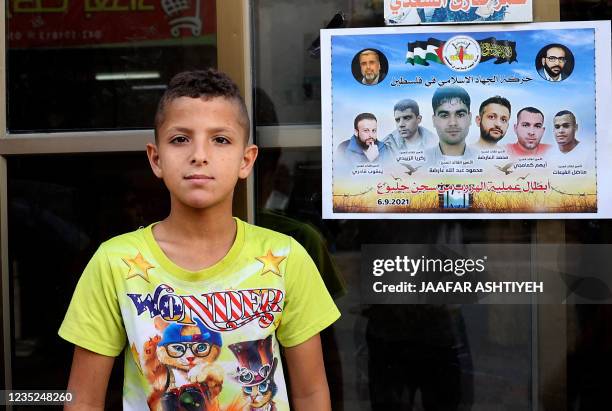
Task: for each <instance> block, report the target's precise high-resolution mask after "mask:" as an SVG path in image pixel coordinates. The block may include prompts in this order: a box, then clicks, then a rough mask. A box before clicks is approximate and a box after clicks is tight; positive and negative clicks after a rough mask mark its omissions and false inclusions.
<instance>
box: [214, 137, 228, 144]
mask: <svg viewBox="0 0 612 411" xmlns="http://www.w3.org/2000/svg"><path fill="white" fill-rule="evenodd" d="M215 143H219V144H229V143H230V141H229V140H228V139H227V138H226V137H223V136H217V137H215Z"/></svg>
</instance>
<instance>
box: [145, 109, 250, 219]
mask: <svg viewBox="0 0 612 411" xmlns="http://www.w3.org/2000/svg"><path fill="white" fill-rule="evenodd" d="M240 115H241V112H240V109H239V108H238V105H237V103H235V102H234V101H232V100H229V99H226V98H224V97H214V98H212V99H209V100H203V99H201V98H191V97H179V98H177V99H175V100H172V101H171V102H169V103H168V104H167V106H166V108H165V112H164V120H163V122H162V123H161V124H160V125H159V126H158V129H157V143H156V144H155V145H154V144H148V145H147V155H148V157H149V162H150V164H151V168H152V169H153V173H154V174H155V175H156V176H157V177H159V178H161V179H163V180H164V183H165V184H166V187H167V188H168V191H170V198H171V200H172V207H173V209H174V208H175V207H179V206H185V207H189V208H195V209H209V208H212V207H215V206H222V207H223V206H224V207H229V210H230V211H231V205H232V196H233V191H234V186H235V185H236V182H237V180H238V179H239V178H246V177H247V176H248V175H249V173H250V172H251V168H252V167H253V163H254V161H255V158H256V157H257V147H256V146H254V145H247V142H246V140H247V137H245V130H244V128H243V126H242V125H241V123H240V121H239V119H240V117H239V116H240Z"/></svg>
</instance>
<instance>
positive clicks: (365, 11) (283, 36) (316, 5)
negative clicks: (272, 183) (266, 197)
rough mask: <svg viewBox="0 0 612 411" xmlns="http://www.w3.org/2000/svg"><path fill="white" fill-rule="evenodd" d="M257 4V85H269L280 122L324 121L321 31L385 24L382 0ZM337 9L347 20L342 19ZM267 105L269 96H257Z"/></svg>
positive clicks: (264, 121)
mask: <svg viewBox="0 0 612 411" xmlns="http://www.w3.org/2000/svg"><path fill="white" fill-rule="evenodd" d="M253 3H254V4H253V10H254V15H253V19H254V21H253V25H254V41H255V44H254V48H255V49H254V63H255V84H256V86H257V87H259V88H261V89H263V90H265V93H267V96H268V97H269V100H270V101H272V102H273V104H274V105H275V106H276V109H277V118H278V124H283V125H286V124H318V123H320V121H321V66H320V57H319V53H317V52H316V44H317V40H318V38H319V30H320V29H322V28H325V27H327V26H328V25H331V26H334V27H368V26H377V25H382V24H383V22H384V19H383V9H382V0H381V1H348V0H333V1H325V2H321V1H315V0H307V1H296V0H290V1H283V2H278V1H272V0H256V1H254V2H253ZM339 14H341V15H343V16H344V20H345V21H341V19H340V18H339V17H338V16H339ZM279 16H282V17H279ZM305 16H308V18H304V17H305ZM313 45H314V47H313ZM313 51H315V52H313ZM264 104H265V101H257V99H256V101H255V107H256V110H257V109H258V108H259V107H260V106H262V105H264ZM256 114H257V115H256V119H255V120H256V123H257V124H258V125H271V124H275V123H270V122H269V117H266V116H263V117H262V116H259V112H257V113H256Z"/></svg>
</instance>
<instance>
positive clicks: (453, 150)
mask: <svg viewBox="0 0 612 411" xmlns="http://www.w3.org/2000/svg"><path fill="white" fill-rule="evenodd" d="M470 103H471V100H470V96H469V94H468V93H467V91H465V90H464V89H463V88H461V87H458V86H445V87H440V88H439V89H437V90H436V91H435V93H434V95H433V97H432V99H431V106H432V108H433V113H434V114H433V116H432V122H433V125H434V128H435V129H436V133H437V134H438V144H437V145H436V146H434V147H431V148H429V149H427V150H426V151H425V157H426V158H427V161H428V162H439V161H441V160H443V159H444V157H445V156H454V157H456V156H463V157H465V158H475V157H476V155H477V151H476V150H474V149H473V148H471V147H468V146H467V145H466V143H465V139H466V137H467V135H468V133H469V131H470V123H471V122H472V114H471V112H470Z"/></svg>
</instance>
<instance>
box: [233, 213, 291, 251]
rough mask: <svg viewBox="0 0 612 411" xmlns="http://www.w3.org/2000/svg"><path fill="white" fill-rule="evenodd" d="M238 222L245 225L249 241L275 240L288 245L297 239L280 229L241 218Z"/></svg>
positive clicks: (274, 241) (279, 243)
mask: <svg viewBox="0 0 612 411" xmlns="http://www.w3.org/2000/svg"><path fill="white" fill-rule="evenodd" d="M237 221H238V224H243V225H244V230H245V237H246V240H247V241H249V240H250V241H257V242H264V243H267V242H273V243H277V244H278V245H286V246H288V247H290V246H291V244H292V243H293V242H294V241H295V240H294V239H293V237H291V236H289V235H287V234H283V233H280V232H278V231H274V230H271V229H269V228H265V227H261V226H258V225H255V224H250V223H247V222H244V221H241V220H238V219H237Z"/></svg>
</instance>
